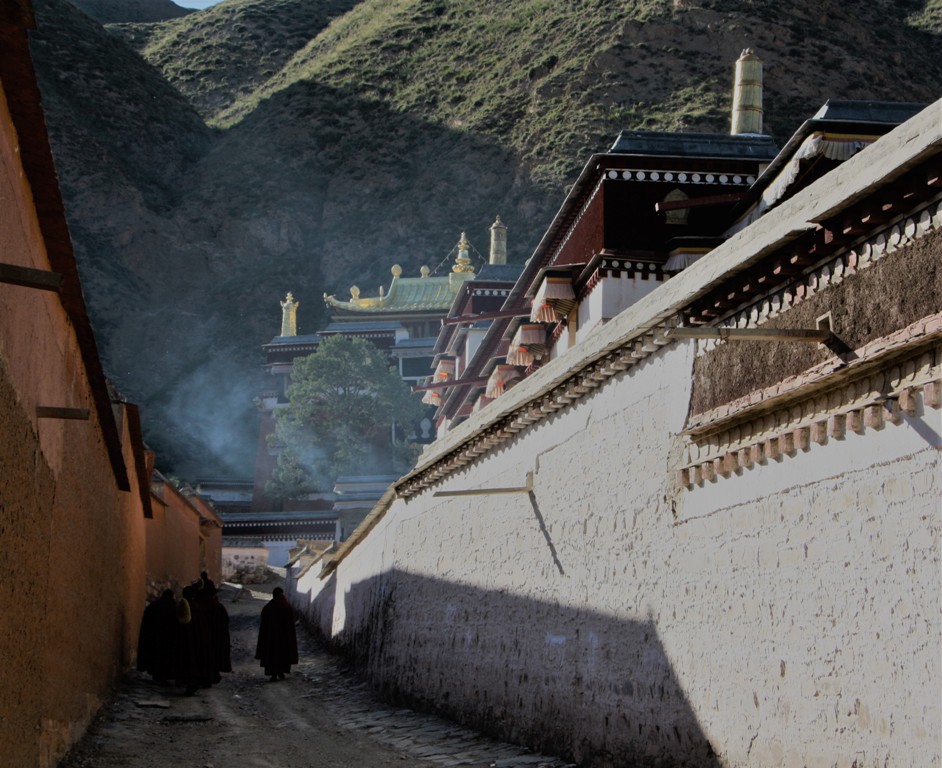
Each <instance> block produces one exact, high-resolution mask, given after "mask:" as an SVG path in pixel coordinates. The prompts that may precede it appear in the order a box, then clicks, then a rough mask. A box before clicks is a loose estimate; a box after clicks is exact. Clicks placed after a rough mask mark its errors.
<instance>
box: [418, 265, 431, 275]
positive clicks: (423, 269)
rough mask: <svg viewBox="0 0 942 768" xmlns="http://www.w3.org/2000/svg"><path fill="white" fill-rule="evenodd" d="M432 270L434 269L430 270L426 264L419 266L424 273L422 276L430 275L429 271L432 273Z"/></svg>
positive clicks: (421, 273) (421, 272)
mask: <svg viewBox="0 0 942 768" xmlns="http://www.w3.org/2000/svg"><path fill="white" fill-rule="evenodd" d="M431 271H432V270H430V269H429V268H428V267H426V266H422V267H420V268H419V274H420V275H422V277H428V276H429V273H430V272H431Z"/></svg>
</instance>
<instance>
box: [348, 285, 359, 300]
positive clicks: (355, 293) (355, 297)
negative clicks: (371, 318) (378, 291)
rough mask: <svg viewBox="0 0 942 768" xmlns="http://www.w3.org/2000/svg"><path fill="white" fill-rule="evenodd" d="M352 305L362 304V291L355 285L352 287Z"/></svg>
mask: <svg viewBox="0 0 942 768" xmlns="http://www.w3.org/2000/svg"><path fill="white" fill-rule="evenodd" d="M350 303H351V304H359V303H360V289H359V288H358V287H357V286H355V285H351V286H350Z"/></svg>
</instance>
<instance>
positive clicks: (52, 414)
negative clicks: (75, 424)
mask: <svg viewBox="0 0 942 768" xmlns="http://www.w3.org/2000/svg"><path fill="white" fill-rule="evenodd" d="M89 413H90V412H89V410H88V408H55V407H51V406H47V405H37V406H36V418H38V419H75V420H77V421H88V417H89Z"/></svg>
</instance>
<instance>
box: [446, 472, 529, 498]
mask: <svg viewBox="0 0 942 768" xmlns="http://www.w3.org/2000/svg"><path fill="white" fill-rule="evenodd" d="M532 490H533V473H532V472H527V484H526V485H523V486H520V487H519V488H469V489H467V490H461V491H435V493H433V494H432V496H492V495H495V494H501V493H530V492H531V491H532Z"/></svg>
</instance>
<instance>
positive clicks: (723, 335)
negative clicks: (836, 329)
mask: <svg viewBox="0 0 942 768" xmlns="http://www.w3.org/2000/svg"><path fill="white" fill-rule="evenodd" d="M665 335H666V336H667V338H668V339H727V340H729V341H802V342H813V343H817V344H821V343H824V342H826V341H829V340H830V339H831V332H830V331H823V330H818V329H814V330H809V329H804V328H716V327H710V328H669V329H668V330H667V331H665Z"/></svg>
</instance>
